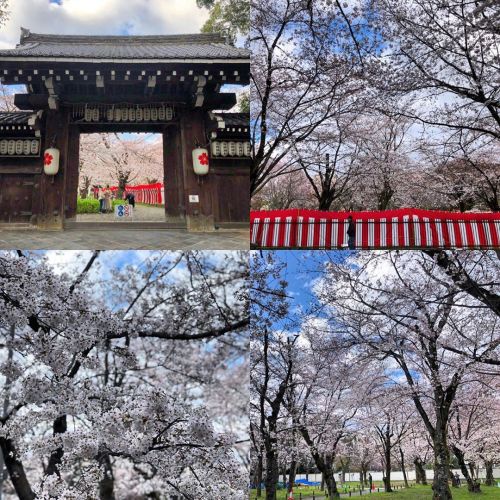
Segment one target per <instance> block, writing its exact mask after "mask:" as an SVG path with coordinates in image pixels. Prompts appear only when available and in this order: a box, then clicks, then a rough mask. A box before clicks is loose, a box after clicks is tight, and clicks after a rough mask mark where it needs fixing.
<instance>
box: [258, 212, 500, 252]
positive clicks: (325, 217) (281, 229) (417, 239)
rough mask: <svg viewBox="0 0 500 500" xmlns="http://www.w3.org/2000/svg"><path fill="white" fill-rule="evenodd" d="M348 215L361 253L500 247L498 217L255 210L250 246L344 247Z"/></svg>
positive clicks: (426, 213) (456, 214) (470, 214)
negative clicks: (390, 250) (353, 225)
mask: <svg viewBox="0 0 500 500" xmlns="http://www.w3.org/2000/svg"><path fill="white" fill-rule="evenodd" d="M349 215H351V216H352V218H353V222H354V224H355V229H356V235H355V246H356V248H360V249H376V248H498V247H500V214H497V213H490V212H488V213H484V212H476V213H455V212H441V211H433V210H419V209H399V210H386V211H380V212H352V213H351V212H322V211H317V210H301V209H295V210H275V211H252V212H251V216H250V235H251V244H252V247H254V248H345V247H347V241H348V237H347V227H348V222H347V217H349Z"/></svg>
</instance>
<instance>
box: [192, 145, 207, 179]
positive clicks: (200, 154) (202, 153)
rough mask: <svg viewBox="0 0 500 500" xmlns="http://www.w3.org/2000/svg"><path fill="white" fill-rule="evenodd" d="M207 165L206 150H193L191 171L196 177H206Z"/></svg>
mask: <svg viewBox="0 0 500 500" xmlns="http://www.w3.org/2000/svg"><path fill="white" fill-rule="evenodd" d="M208 163H209V161H208V150H206V149H205V148H196V149H193V169H194V173H195V174H196V175H207V174H208Z"/></svg>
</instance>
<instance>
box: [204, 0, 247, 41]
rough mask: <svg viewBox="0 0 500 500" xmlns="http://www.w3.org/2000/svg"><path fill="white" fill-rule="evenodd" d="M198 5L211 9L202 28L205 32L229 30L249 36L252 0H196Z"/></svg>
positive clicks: (236, 34)
mask: <svg viewBox="0 0 500 500" xmlns="http://www.w3.org/2000/svg"><path fill="white" fill-rule="evenodd" d="M196 3H197V5H198V7H200V8H205V9H209V11H210V16H209V18H208V20H207V22H206V23H205V24H204V25H203V27H202V28H201V31H202V32H203V33H217V32H225V31H228V32H229V36H230V37H231V38H232V39H233V41H234V40H235V39H236V37H237V36H238V35H242V36H244V37H246V36H248V32H249V29H250V0H196Z"/></svg>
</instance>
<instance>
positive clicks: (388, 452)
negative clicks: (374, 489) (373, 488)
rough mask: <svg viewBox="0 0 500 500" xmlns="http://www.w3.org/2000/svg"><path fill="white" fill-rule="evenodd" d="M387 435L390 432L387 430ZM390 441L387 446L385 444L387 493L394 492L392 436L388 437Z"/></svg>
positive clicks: (385, 485)
mask: <svg viewBox="0 0 500 500" xmlns="http://www.w3.org/2000/svg"><path fill="white" fill-rule="evenodd" d="M387 428H388V429H389V427H387ZM387 435H389V432H388V431H387ZM387 439H388V441H387V442H386V446H384V461H385V473H384V490H385V491H386V493H392V487H391V445H390V439H391V438H390V437H387Z"/></svg>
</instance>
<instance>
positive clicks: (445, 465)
mask: <svg viewBox="0 0 500 500" xmlns="http://www.w3.org/2000/svg"><path fill="white" fill-rule="evenodd" d="M437 424H438V425H436V431H435V435H434V481H433V482H432V491H433V496H432V498H433V500H452V496H451V491H450V486H449V484H448V478H449V474H450V453H449V451H448V443H447V442H446V425H443V426H442V427H444V429H442V428H441V425H439V424H440V422H438V423H437Z"/></svg>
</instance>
